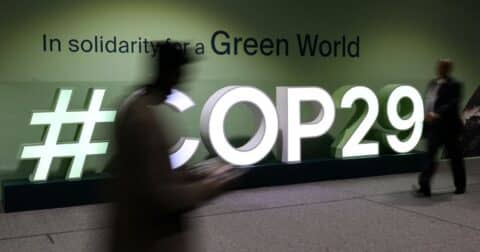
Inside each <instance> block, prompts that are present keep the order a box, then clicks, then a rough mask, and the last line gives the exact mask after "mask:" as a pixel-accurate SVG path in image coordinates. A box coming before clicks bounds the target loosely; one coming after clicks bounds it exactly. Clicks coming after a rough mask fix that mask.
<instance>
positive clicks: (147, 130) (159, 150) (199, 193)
mask: <svg viewBox="0 0 480 252" xmlns="http://www.w3.org/2000/svg"><path fill="white" fill-rule="evenodd" d="M137 118H138V124H137V126H136V127H135V128H136V131H137V133H136V135H137V137H138V140H139V141H140V143H139V144H140V145H141V146H143V147H142V149H143V150H142V151H145V155H144V156H145V158H146V159H147V160H145V161H146V162H145V164H146V167H139V169H144V172H145V174H144V176H142V177H145V178H146V181H145V183H146V185H145V186H146V187H147V188H148V192H149V193H150V194H151V195H150V197H149V198H151V199H152V200H154V201H155V205H157V206H158V207H159V208H161V209H159V211H166V212H183V211H188V210H191V209H193V208H195V207H196V206H198V205H199V204H200V203H202V202H204V201H205V200H208V199H210V198H212V197H214V196H216V195H218V194H220V193H221V191H222V190H223V185H222V184H220V183H214V182H213V183H212V181H208V182H207V181H205V180H198V181H194V182H189V181H188V180H185V179H179V176H183V175H178V174H177V173H176V172H174V171H173V170H172V168H171V165H170V159H169V153H168V147H167V146H166V143H165V142H164V141H163V140H164V138H163V132H162V130H163V129H162V128H158V127H159V126H160V125H158V124H156V122H155V119H154V118H153V115H152V114H150V113H149V112H147V113H143V114H142V113H138V114H137ZM179 174H180V173H179Z"/></svg>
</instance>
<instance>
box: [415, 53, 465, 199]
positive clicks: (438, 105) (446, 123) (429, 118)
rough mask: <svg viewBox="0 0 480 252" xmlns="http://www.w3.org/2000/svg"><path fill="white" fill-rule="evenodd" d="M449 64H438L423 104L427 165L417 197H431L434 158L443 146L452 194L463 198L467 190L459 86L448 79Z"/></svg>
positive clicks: (420, 179) (435, 163)
mask: <svg viewBox="0 0 480 252" xmlns="http://www.w3.org/2000/svg"><path fill="white" fill-rule="evenodd" d="M452 68H453V63H452V61H450V60H448V59H443V60H440V61H439V62H438V64H437V75H438V76H437V78H435V79H433V80H432V81H431V82H430V83H429V84H428V88H427V95H426V101H425V124H424V128H425V134H426V137H427V155H428V165H427V166H426V167H425V169H424V170H423V171H422V173H421V174H420V176H419V184H420V189H419V190H418V191H417V194H418V195H421V196H427V197H428V196H430V195H431V189H430V182H431V179H432V177H433V175H434V174H435V171H436V168H437V162H436V156H437V153H438V151H439V149H440V147H442V146H445V149H446V151H447V154H448V156H449V157H450V159H451V160H450V162H451V168H452V171H453V179H454V183H455V187H456V190H455V193H456V194H463V193H465V189H466V174H465V165H464V161H463V157H462V149H461V146H460V135H461V132H462V128H463V123H462V120H461V118H460V102H461V92H462V84H461V83H460V82H458V81H456V80H455V79H454V78H452V77H451V73H452Z"/></svg>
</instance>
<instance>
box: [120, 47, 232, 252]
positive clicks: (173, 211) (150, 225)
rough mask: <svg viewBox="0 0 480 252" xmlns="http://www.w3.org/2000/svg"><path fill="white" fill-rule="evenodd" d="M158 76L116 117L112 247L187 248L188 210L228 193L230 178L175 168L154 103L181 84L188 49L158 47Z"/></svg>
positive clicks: (130, 100) (160, 249) (161, 100)
mask: <svg viewBox="0 0 480 252" xmlns="http://www.w3.org/2000/svg"><path fill="white" fill-rule="evenodd" d="M155 46H156V47H157V48H158V51H159V53H158V54H159V56H158V58H156V60H155V76H154V78H153V80H152V82H151V83H149V84H147V85H144V86H142V87H140V88H139V89H138V90H136V91H135V92H134V93H133V94H132V95H130V96H129V97H128V98H127V99H126V100H125V101H124V102H123V104H122V106H121V107H120V109H119V111H118V114H117V118H116V121H115V140H116V141H115V144H116V153H115V157H114V161H113V162H112V163H113V166H115V167H114V187H115V194H114V197H115V198H114V202H115V203H114V215H113V232H112V243H111V249H112V251H115V252H118V251H125V252H127V251H128V252H132V251H142V252H143V251H186V250H187V249H188V244H189V242H188V240H186V239H187V238H186V235H184V234H185V231H186V225H185V221H184V214H185V213H186V212H187V211H189V210H191V209H193V208H195V207H196V206H198V205H199V204H201V203H202V202H204V201H205V200H208V199H211V198H212V197H214V196H217V195H219V194H220V193H221V192H223V191H224V189H225V187H226V186H227V185H228V184H229V181H228V179H226V178H225V177H222V178H212V177H203V176H201V177H199V176H194V175H193V174H192V173H190V172H188V171H186V169H175V170H173V169H172V167H171V164H170V160H169V153H168V150H169V147H170V146H167V143H166V140H165V139H166V136H167V134H168V133H167V132H166V127H165V125H166V122H164V121H162V120H161V118H157V117H156V116H155V113H154V112H153V110H152V106H158V105H160V106H161V105H162V104H164V102H165V100H166V99H167V97H168V95H169V94H170V93H171V91H172V88H174V87H176V86H177V85H178V84H179V83H180V79H181V77H182V76H183V71H184V70H183V66H184V65H185V64H187V63H189V61H190V58H191V57H190V56H189V55H188V51H186V50H184V49H183V48H179V47H178V46H176V44H175V43H172V42H170V43H165V42H159V43H158V44H157V45H155Z"/></svg>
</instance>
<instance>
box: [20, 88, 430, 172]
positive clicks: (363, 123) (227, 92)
mask: <svg viewBox="0 0 480 252" xmlns="http://www.w3.org/2000/svg"><path fill="white" fill-rule="evenodd" d="M71 92H72V91H71V90H61V91H60V95H59V96H58V99H57V101H56V107H55V111H53V112H41V113H34V114H33V116H32V120H31V124H40V125H49V132H48V134H47V137H46V139H45V143H44V144H43V145H35V146H25V147H24V148H23V151H22V153H21V158H22V159H39V162H38V164H37V167H36V169H35V171H34V172H33V174H32V175H31V177H30V179H31V180H32V181H43V180H46V179H47V177H48V172H49V169H50V165H51V162H52V159H53V158H54V157H73V161H72V165H71V167H70V168H69V171H68V173H67V179H78V178H81V175H82V170H83V164H84V162H85V158H86V156H87V155H98V154H105V153H106V152H107V147H108V142H101V143H91V142H90V140H91V136H92V133H93V129H94V125H95V123H98V122H113V121H114V118H115V113H116V112H115V111H100V107H101V102H102V99H103V96H104V93H105V90H99V89H96V90H94V91H93V93H92V96H91V99H90V105H89V107H88V109H87V110H86V111H79V112H70V111H67V107H68V103H69V101H70V96H71ZM359 100H360V101H363V102H364V103H365V104H366V110H365V111H363V112H362V114H360V116H358V115H357V116H356V118H353V119H354V120H351V123H350V124H349V125H347V127H346V128H345V129H344V131H343V132H342V134H340V136H339V138H338V139H336V141H335V142H334V144H333V146H331V148H332V149H333V151H334V155H335V157H336V158H346V157H360V156H366V155H378V154H379V143H378V142H375V141H369V142H364V141H363V139H364V137H365V136H366V134H367V133H368V131H369V130H370V129H371V127H372V126H373V125H374V124H375V123H376V122H378V123H379V124H380V125H381V126H382V127H383V128H385V129H391V131H390V132H391V133H385V135H384V136H383V138H384V139H385V141H386V142H387V144H388V145H389V146H390V147H391V149H392V150H394V151H395V152H397V153H406V152H410V151H411V150H413V149H414V148H415V147H416V145H417V144H418V142H419V140H420V138H421V135H422V127H423V126H422V122H423V119H424V110H423V102H422V97H421V95H420V93H419V92H418V91H417V90H416V89H415V88H414V87H412V86H409V85H404V84H394V85H387V86H385V87H384V88H383V89H382V90H381V91H380V92H379V96H378V97H377V95H376V94H375V93H374V92H373V91H372V90H371V89H370V88H368V87H365V86H346V87H342V88H340V89H338V90H337V91H336V92H335V93H334V94H333V96H332V95H330V94H329V93H328V92H327V91H325V90H324V89H322V88H321V87H317V86H308V87H288V86H280V87H277V88H276V101H275V104H276V105H275V104H274V102H273V101H272V100H271V99H270V98H269V97H268V96H267V95H266V94H265V93H263V92H262V91H261V90H259V89H257V88H255V87H252V86H227V87H224V88H222V89H220V90H218V91H216V92H215V93H214V94H212V95H211V96H210V98H209V99H208V100H207V102H206V103H205V104H204V106H203V109H202V112H201V115H200V136H201V140H200V138H196V137H182V138H181V139H179V140H178V142H177V144H176V145H175V146H178V148H176V150H174V151H172V153H171V155H170V160H171V163H172V167H173V168H178V167H180V166H182V165H184V164H185V163H186V162H188V161H189V160H190V159H191V158H192V156H193V155H194V154H195V152H196V150H197V148H198V146H199V144H200V141H202V142H203V143H204V144H205V146H206V147H207V148H208V150H209V151H211V152H214V153H216V154H217V155H218V156H219V157H220V158H222V159H223V160H224V161H226V162H228V163H230V164H233V165H237V166H246V165H253V164H255V163H257V162H259V161H261V160H262V159H263V158H265V156H266V155H267V154H268V153H269V152H270V151H271V150H272V149H273V147H274V145H275V144H276V143H279V144H280V145H281V148H280V149H281V153H280V157H281V161H282V162H285V163H291V162H300V161H301V152H302V151H301V141H302V139H306V138H315V137H320V136H322V135H324V134H326V133H327V132H328V131H329V130H330V129H331V127H332V126H333V125H334V123H335V116H336V109H337V108H338V109H354V104H355V103H356V102H357V101H359ZM402 100H407V101H409V102H410V104H411V105H412V106H411V107H412V111H410V113H409V114H408V115H401V114H400V113H399V107H400V103H401V101H402ZM303 102H310V103H312V104H314V105H315V106H316V107H317V108H318V114H317V115H316V116H315V118H314V119H313V120H312V121H310V122H306V123H302V122H301V104H302V103H303ZM166 103H167V104H168V105H170V106H171V107H173V108H174V109H175V110H177V111H178V112H183V111H185V110H187V109H189V108H191V107H193V106H195V103H194V101H193V100H192V99H191V98H190V97H189V96H187V95H186V94H184V93H182V92H180V91H178V90H174V92H173V93H172V95H170V96H169V97H168V99H167V101H166ZM241 103H244V104H246V105H247V106H248V108H249V109H250V111H251V112H252V114H253V115H254V119H255V121H256V123H257V125H258V127H257V130H256V132H255V133H254V134H253V136H252V137H251V138H250V140H249V141H248V142H247V143H246V144H244V145H243V146H241V147H238V148H236V147H234V146H232V145H231V144H230V142H229V140H228V138H227V136H226V134H225V131H224V123H225V118H226V116H227V114H228V112H229V110H230V109H231V108H232V107H234V106H235V105H237V104H241ZM65 123H83V127H82V133H81V135H80V138H79V142H78V143H68V144H57V143H56V141H57V140H58V136H59V132H60V128H61V125H62V124H65ZM402 131H410V132H411V133H410V135H409V136H408V137H406V138H405V137H400V136H399V134H400V133H401V132H402ZM386 132H389V131H386Z"/></svg>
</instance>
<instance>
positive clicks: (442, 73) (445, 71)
mask: <svg viewBox="0 0 480 252" xmlns="http://www.w3.org/2000/svg"><path fill="white" fill-rule="evenodd" d="M452 70H453V62H452V61H451V60H450V59H441V60H439V61H438V63H437V75H438V76H439V77H448V76H450V74H451V73H452Z"/></svg>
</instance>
